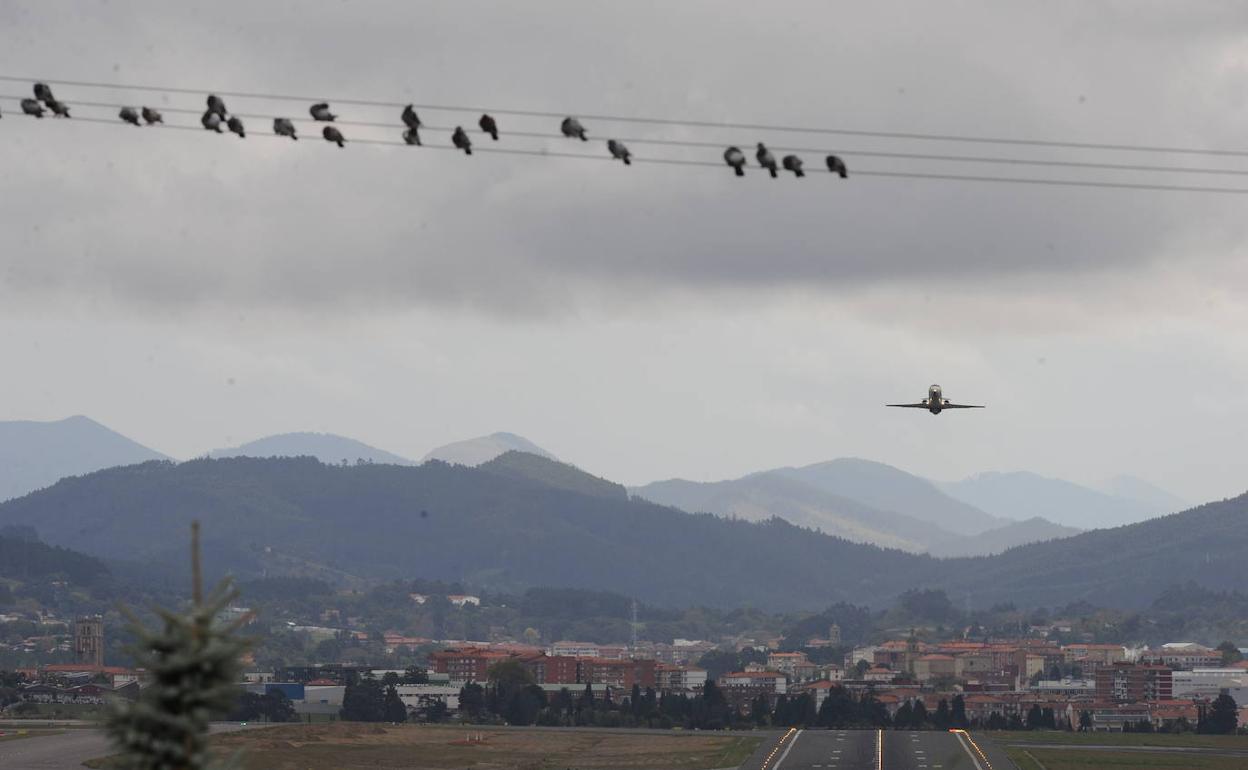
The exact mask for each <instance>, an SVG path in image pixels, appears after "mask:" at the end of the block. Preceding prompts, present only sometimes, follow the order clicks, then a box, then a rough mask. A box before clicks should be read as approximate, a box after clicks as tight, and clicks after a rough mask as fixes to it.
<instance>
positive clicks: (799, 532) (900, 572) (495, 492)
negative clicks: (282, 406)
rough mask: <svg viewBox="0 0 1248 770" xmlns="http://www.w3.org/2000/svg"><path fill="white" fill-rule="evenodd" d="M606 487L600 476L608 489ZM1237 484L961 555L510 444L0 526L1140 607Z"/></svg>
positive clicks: (743, 595)
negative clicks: (681, 501) (744, 509)
mask: <svg viewBox="0 0 1248 770" xmlns="http://www.w3.org/2000/svg"><path fill="white" fill-rule="evenodd" d="M613 490H616V491H613ZM1245 515H1248V495H1245V496H1241V497H1239V498H1235V499H1233V500H1228V501H1223V502H1220V503H1213V504H1209V505H1205V506H1201V507H1199V508H1196V509H1193V510H1190V511H1187V512H1184V513H1180V514H1174V515H1170V516H1166V517H1161V518H1158V519H1153V520H1150V521H1147V522H1143V523H1139V524H1133V525H1130V526H1126V527H1121V528H1118V529H1112V530H1100V531H1094V532H1087V533H1083V534H1080V535H1076V536H1074V537H1070V538H1066V539H1063V540H1057V541H1050V542H1045V543H1036V544H1031V545H1026V546H1021V547H1018V548H1014V549H1012V550H1011V551H1010V552H1008V553H1007V554H1003V555H998V556H990V557H978V558H962V559H934V558H931V557H929V556H926V555H918V554H911V553H906V552H903V551H899V550H892V549H881V548H878V547H875V546H872V545H866V544H860V543H852V542H849V541H847V540H844V539H841V538H837V537H832V536H829V535H825V534H820V533H817V532H814V531H812V530H809V529H803V528H800V527H797V526H794V525H792V524H789V523H787V522H784V521H782V520H780V519H770V520H767V521H764V522H756V523H752V522H745V521H740V520H737V521H734V520H731V519H726V518H723V517H718V516H714V515H709V514H702V515H695V514H689V513H685V512H683V511H680V510H678V509H675V508H670V507H665V506H660V505H656V504H653V503H649V502H646V501H643V500H639V499H636V498H626V497H624V496H622V495H621V494H620V493H619V491H618V487H613V486H611V485H610V483H609V482H605V481H604V480H602V479H597V478H594V477H592V476H588V474H583V473H581V472H580V471H577V470H576V469H575V468H572V467H571V466H568V465H564V464H561V463H557V462H554V461H550V460H546V459H544V458H540V457H536V456H533V455H524V454H520V453H512V454H508V455H503V456H501V457H499V458H496V460H495V461H492V462H491V463H487V464H485V465H483V466H481V467H477V468H470V467H466V466H453V465H448V464H446V463H442V462H430V463H426V464H425V465H422V466H418V467H406V466H399V465H385V464H359V465H347V466H342V465H326V464H322V463H320V462H317V461H316V460H314V459H311V458H294V459H253V458H230V459H219V460H216V459H201V460H193V461H189V462H185V463H181V464H176V463H172V462H149V463H144V464H141V465H132V466H127V467H120V468H111V469H107V470H102V471H98V472H95V473H92V474H89V475H86V476H80V477H74V478H69V479H65V480H63V481H61V482H59V483H57V484H55V485H54V486H52V487H50V488H48V489H44V490H41V491H39V492H36V493H34V494H31V495H27V496H26V497H23V498H20V499H16V500H10V501H8V502H5V503H2V504H0V528H3V527H5V526H10V525H16V526H32V527H35V528H37V530H38V532H39V534H40V535H41V536H42V537H43V539H44V540H45V541H46V542H48V543H50V544H53V545H58V546H63V547H68V548H72V549H74V550H75V551H81V552H83V553H86V554H89V555H91V556H96V557H99V558H103V559H108V560H115V559H124V560H128V561H130V562H132V563H133V562H141V563H145V564H150V565H151V566H152V567H153V568H158V567H160V566H161V565H168V564H171V563H178V562H180V561H181V560H183V559H184V551H185V539H186V533H187V531H188V527H189V522H190V521H191V520H192V519H194V518H198V519H200V520H201V521H202V522H203V524H204V550H205V556H206V559H207V561H208V563H210V564H212V565H214V567H215V568H216V569H218V570H220V569H228V570H232V571H234V572H235V573H237V574H239V575H241V576H249V575H257V574H261V573H266V574H270V575H274V574H293V575H312V576H317V577H322V578H325V579H327V580H331V581H333V582H336V583H343V582H346V581H350V580H353V579H370V580H377V579H383V580H384V579H389V578H412V577H432V578H442V579H446V578H451V579H456V580H461V581H464V582H466V583H468V584H470V585H472V586H474V587H476V588H478V589H482V590H490V589H497V590H517V589H523V588H526V587H531V586H555V587H559V586H564V587H571V586H576V587H583V588H593V589H602V590H612V591H617V592H620V593H623V594H626V595H630V596H637V597H638V598H640V599H642V600H644V601H647V602H653V603H656V604H661V605H668V606H690V605H697V604H708V605H713V606H720V607H736V606H748V605H753V606H765V607H768V608H772V609H817V608H820V607H823V606H826V605H827V604H829V603H831V602H835V601H840V600H846V601H854V602H858V603H864V602H866V603H881V602H887V601H890V600H891V599H892V598H893V597H895V596H897V595H898V594H899V593H901V592H903V591H905V590H907V589H910V588H914V587H928V588H931V587H936V588H944V589H946V590H947V591H949V592H950V595H951V596H953V597H955V598H956V599H958V600H959V601H960V600H961V598H962V597H963V596H964V595H967V596H969V597H970V598H971V599H972V601H973V603H974V605H975V606H986V605H987V604H990V603H995V602H999V601H1012V602H1015V603H1017V604H1019V605H1020V606H1028V605H1046V606H1053V605H1054V604H1059V603H1060V604H1065V603H1067V602H1071V601H1077V600H1087V601H1091V602H1093V603H1096V604H1101V605H1108V606H1123V607H1136V606H1142V605H1145V604H1147V603H1148V602H1149V601H1151V599H1152V598H1153V597H1154V596H1156V595H1158V594H1159V593H1160V592H1161V591H1162V590H1164V589H1166V588H1168V587H1169V586H1172V585H1174V584H1177V583H1185V582H1187V581H1194V582H1196V583H1199V584H1201V585H1206V586H1208V587H1211V588H1219V589H1227V588H1231V587H1235V586H1239V585H1242V584H1243V582H1244V581H1245V580H1248V560H1244V559H1243V558H1242V554H1243V552H1244V549H1245V547H1248V529H1246V528H1244V527H1243V526H1242V522H1243V521H1244V517H1245Z"/></svg>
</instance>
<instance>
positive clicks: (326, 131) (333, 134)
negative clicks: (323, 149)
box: [321, 126, 347, 147]
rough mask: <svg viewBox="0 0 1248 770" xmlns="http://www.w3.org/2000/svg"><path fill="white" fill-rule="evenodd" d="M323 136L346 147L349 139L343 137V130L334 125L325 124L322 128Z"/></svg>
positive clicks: (326, 139) (328, 140)
mask: <svg viewBox="0 0 1248 770" xmlns="http://www.w3.org/2000/svg"><path fill="white" fill-rule="evenodd" d="M321 136H323V137H325V141H327V142H333V143H334V144H336V145H338V146H339V147H345V146H346V143H347V140H346V139H345V138H343V136H342V132H341V131H339V130H338V129H336V128H334V127H333V126H325V128H322V129H321Z"/></svg>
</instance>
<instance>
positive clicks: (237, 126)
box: [225, 115, 247, 139]
mask: <svg viewBox="0 0 1248 770" xmlns="http://www.w3.org/2000/svg"><path fill="white" fill-rule="evenodd" d="M225 125H226V126H227V127H228V128H229V129H230V130H231V131H233V132H234V133H236V134H238V138H239V139H246V138H247V131H246V129H244V128H243V119H242V118H240V117H239V116H237V115H231V116H230V119H229V120H227V121H225Z"/></svg>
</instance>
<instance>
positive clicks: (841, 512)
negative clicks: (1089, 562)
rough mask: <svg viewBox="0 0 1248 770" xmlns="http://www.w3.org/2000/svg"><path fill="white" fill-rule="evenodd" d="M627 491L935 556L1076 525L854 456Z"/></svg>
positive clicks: (997, 546) (984, 549) (989, 548)
mask: <svg viewBox="0 0 1248 770" xmlns="http://www.w3.org/2000/svg"><path fill="white" fill-rule="evenodd" d="M631 492H632V494H634V495H635V496H637V497H639V498H642V499H645V500H649V501H651V502H656V503H662V504H664V505H673V506H676V507H678V508H681V509H684V510H686V511H695V512H707V513H714V514H717V515H720V516H735V517H739V518H743V519H746V520H749V521H760V520H764V519H767V518H769V517H771V516H779V517H781V518H783V519H786V520H787V521H790V522H793V523H795V524H799V525H801V526H806V527H813V528H817V529H819V530H821V531H823V532H825V533H827V534H831V535H838V536H840V537H844V538H846V539H849V540H853V541H855V542H862V543H873V544H875V545H879V546H882V547H886V548H900V549H903V550H906V551H912V552H928V553H932V554H933V555H937V556H974V555H983V554H989V553H999V552H1000V551H1002V550H1005V549H1006V548H1010V547H1013V546H1015V545H1021V544H1023V543H1030V542H1035V541H1037V540H1048V539H1051V538H1056V537H1067V536H1069V535H1073V534H1076V533H1077V532H1078V531H1079V530H1078V529H1076V528H1072V527H1062V526H1058V525H1056V524H1053V523H1052V522H1049V521H1047V520H1044V519H1030V520H1027V521H1024V522H1019V521H1016V520H1014V519H1013V518H1008V517H995V516H992V515H990V514H987V513H985V512H984V511H981V510H979V509H978V508H975V507H974V506H972V505H969V504H967V503H965V502H962V501H959V500H956V499H953V498H952V497H950V496H948V495H946V494H944V493H943V492H941V491H940V489H938V488H937V487H936V486H935V485H934V484H932V483H931V482H930V481H927V480H926V479H922V478H919V477H918V476H914V475H912V474H909V473H906V472H905V471H902V470H899V469H897V468H893V467H891V466H888V465H884V464H883V463H876V462H871V461H869V460H858V459H842V460H832V461H829V462H824V463H817V464H815V465H809V466H805V467H802V468H778V469H776V470H772V471H764V472H760V473H754V474H751V475H749V476H745V477H742V478H740V479H732V480H729V481H721V482H711V483H698V482H692V481H684V480H681V479H672V480H669V481H660V482H655V483H653V484H647V485H645V486H643V487H636V488H634V489H632V490H631Z"/></svg>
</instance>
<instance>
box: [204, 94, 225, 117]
mask: <svg viewBox="0 0 1248 770" xmlns="http://www.w3.org/2000/svg"><path fill="white" fill-rule="evenodd" d="M207 101H208V111H209V112H211V113H213V114H214V115H216V116H217V117H218V118H220V119H221V120H225V119H226V117H227V116H228V115H229V113H227V112H226V111H225V101H224V100H223V99H222V98H221V97H220V96H217V95H216V94H208V100H207Z"/></svg>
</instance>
